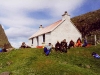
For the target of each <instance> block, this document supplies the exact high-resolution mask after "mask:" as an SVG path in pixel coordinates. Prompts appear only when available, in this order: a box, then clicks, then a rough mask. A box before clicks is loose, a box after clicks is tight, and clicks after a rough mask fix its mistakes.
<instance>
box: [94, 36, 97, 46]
mask: <svg viewBox="0 0 100 75" xmlns="http://www.w3.org/2000/svg"><path fill="white" fill-rule="evenodd" d="M96 40H97V39H96V35H94V41H95V46H96Z"/></svg>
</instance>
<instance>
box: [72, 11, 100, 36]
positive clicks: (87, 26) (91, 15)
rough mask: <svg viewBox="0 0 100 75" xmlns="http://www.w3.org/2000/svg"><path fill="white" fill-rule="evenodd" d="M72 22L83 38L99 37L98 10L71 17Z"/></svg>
mask: <svg viewBox="0 0 100 75" xmlns="http://www.w3.org/2000/svg"><path fill="white" fill-rule="evenodd" d="M71 20H72V22H73V23H74V24H75V25H76V26H77V28H78V29H79V31H80V32H81V33H82V35H83V37H84V36H85V35H91V34H99V35H100V9H99V10H96V11H91V12H88V13H86V14H82V15H79V16H76V17H73V18H72V19H71Z"/></svg>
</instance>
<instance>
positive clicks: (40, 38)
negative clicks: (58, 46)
mask: <svg viewBox="0 0 100 75" xmlns="http://www.w3.org/2000/svg"><path fill="white" fill-rule="evenodd" d="M38 39H39V46H42V43H43V35H40V36H39V37H38Z"/></svg>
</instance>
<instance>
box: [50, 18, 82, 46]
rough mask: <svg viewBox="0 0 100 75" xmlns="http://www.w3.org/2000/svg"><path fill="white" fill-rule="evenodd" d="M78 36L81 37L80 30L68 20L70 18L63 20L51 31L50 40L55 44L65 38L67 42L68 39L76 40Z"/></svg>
mask: <svg viewBox="0 0 100 75" xmlns="http://www.w3.org/2000/svg"><path fill="white" fill-rule="evenodd" d="M79 37H80V38H81V34H80V32H79V31H78V30H77V28H76V27H75V26H74V25H73V24H72V23H71V22H70V20H69V21H67V20H65V21H64V22H63V23H62V24H60V25H59V26H58V27H57V28H56V29H55V30H53V31H52V32H51V41H52V44H53V45H55V43H56V42H57V41H59V42H61V41H62V40H63V39H66V41H67V42H69V41H70V40H73V41H74V42H76V40H77V39H78V38H79Z"/></svg>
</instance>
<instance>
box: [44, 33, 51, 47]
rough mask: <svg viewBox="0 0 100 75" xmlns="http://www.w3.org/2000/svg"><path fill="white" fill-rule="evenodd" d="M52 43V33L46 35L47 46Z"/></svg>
mask: <svg viewBox="0 0 100 75" xmlns="http://www.w3.org/2000/svg"><path fill="white" fill-rule="evenodd" d="M48 43H51V33H46V34H45V44H46V45H47V44H48Z"/></svg>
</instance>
